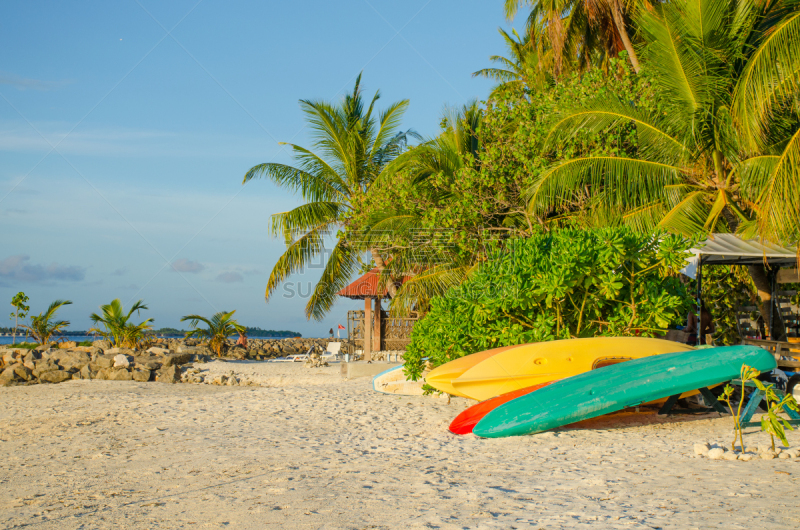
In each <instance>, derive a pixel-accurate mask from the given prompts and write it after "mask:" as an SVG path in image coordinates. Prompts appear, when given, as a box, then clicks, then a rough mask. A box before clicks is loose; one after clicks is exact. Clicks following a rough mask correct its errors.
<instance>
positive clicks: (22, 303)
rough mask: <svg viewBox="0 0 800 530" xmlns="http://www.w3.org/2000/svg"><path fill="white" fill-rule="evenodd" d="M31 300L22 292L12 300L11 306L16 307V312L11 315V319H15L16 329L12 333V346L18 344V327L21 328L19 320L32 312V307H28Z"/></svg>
mask: <svg viewBox="0 0 800 530" xmlns="http://www.w3.org/2000/svg"><path fill="white" fill-rule="evenodd" d="M29 300H30V299H29V298H28V296H27V295H26V294H25V293H23V292H22V291H20V292H18V293H17V294H15V295H14V298H12V299H11V305H12V306H13V307H14V311H13V312H12V313H11V318H13V319H14V329H13V331H12V332H11V344H16V342H17V327H18V326H19V319H20V318H25V317H26V316H27V314H28V311H30V310H31V307H30V306H29V305H26V303H27V302H28V301H29Z"/></svg>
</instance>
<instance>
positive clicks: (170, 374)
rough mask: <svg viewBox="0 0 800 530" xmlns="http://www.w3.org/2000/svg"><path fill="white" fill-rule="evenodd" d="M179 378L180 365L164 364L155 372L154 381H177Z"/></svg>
mask: <svg viewBox="0 0 800 530" xmlns="http://www.w3.org/2000/svg"><path fill="white" fill-rule="evenodd" d="M180 380H181V367H180V366H178V365H175V364H173V365H172V366H164V367H163V368H161V370H159V371H158V373H157V374H156V381H158V382H159V383H179V382H180Z"/></svg>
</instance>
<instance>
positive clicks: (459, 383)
mask: <svg viewBox="0 0 800 530" xmlns="http://www.w3.org/2000/svg"><path fill="white" fill-rule="evenodd" d="M693 349H694V348H692V347H691V346H687V345H686V344H681V343H678V342H673V341H668V340H662V339H652V338H646V337H592V338H586V339H568V340H556V341H550V342H537V343H532V344H523V345H520V346H515V347H513V348H508V349H505V350H504V351H501V352H498V353H496V354H494V355H491V356H489V357H487V358H486V359H484V360H482V361H481V362H479V363H477V364H475V365H473V366H472V367H471V368H469V369H468V370H466V371H464V372H463V373H462V374H461V375H460V376H458V377H457V378H454V379H453V380H452V381H451V386H452V387H453V388H454V389H455V390H456V391H457V392H458V393H459V394H458V395H464V396H467V397H471V398H472V399H476V400H478V401H484V400H487V399H490V398H493V397H496V396H500V395H503V394H507V393H509V392H514V391H517V390H521V389H523V388H528V387H532V386H536V385H539V384H541V383H547V382H550V381H555V380H558V379H565V378H567V377H572V376H574V375H578V374H582V373H584V372H588V371H590V370H594V369H597V368H601V367H603V366H609V365H613V364H616V363H621V362H626V361H631V360H634V359H640V358H642V357H649V356H652V355H660V354H663V353H672V352H678V351H690V350H693ZM490 351H491V350H490ZM476 355H478V354H476ZM431 373H433V372H431Z"/></svg>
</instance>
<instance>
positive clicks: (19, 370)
mask: <svg viewBox="0 0 800 530" xmlns="http://www.w3.org/2000/svg"><path fill="white" fill-rule="evenodd" d="M14 373H15V374H17V376H18V377H19V378H20V379H24V380H25V381H30V380H31V379H33V371H32V370H31V369H30V368H28V367H27V366H25V365H24V364H15V365H14Z"/></svg>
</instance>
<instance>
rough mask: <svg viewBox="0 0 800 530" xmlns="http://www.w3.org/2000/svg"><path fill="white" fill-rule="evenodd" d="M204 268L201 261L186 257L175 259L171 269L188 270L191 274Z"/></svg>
mask: <svg viewBox="0 0 800 530" xmlns="http://www.w3.org/2000/svg"><path fill="white" fill-rule="evenodd" d="M204 269H205V267H204V266H203V264H202V263H200V262H199V261H192V260H189V259H186V258H180V259H176V260H175V261H173V262H172V270H174V271H177V272H188V273H191V274H197V273H198V272H201V271H203V270H204Z"/></svg>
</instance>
